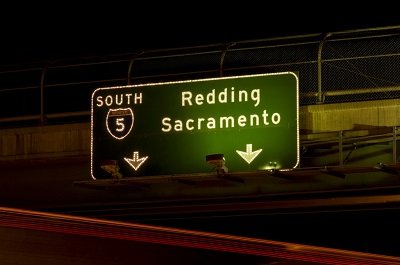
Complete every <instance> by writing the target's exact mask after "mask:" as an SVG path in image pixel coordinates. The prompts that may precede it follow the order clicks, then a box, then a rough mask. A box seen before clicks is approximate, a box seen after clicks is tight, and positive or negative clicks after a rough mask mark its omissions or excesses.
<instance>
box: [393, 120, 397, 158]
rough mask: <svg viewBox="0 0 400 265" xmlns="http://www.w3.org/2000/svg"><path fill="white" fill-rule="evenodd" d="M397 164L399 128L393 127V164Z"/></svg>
mask: <svg viewBox="0 0 400 265" xmlns="http://www.w3.org/2000/svg"><path fill="white" fill-rule="evenodd" d="M396 163H397V126H393V164H396Z"/></svg>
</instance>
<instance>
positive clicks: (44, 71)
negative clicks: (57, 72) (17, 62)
mask: <svg viewBox="0 0 400 265" xmlns="http://www.w3.org/2000/svg"><path fill="white" fill-rule="evenodd" d="M48 68H49V64H47V65H46V66H45V67H44V68H43V71H42V74H41V76H40V124H44V123H45V121H46V115H45V113H44V80H45V77H46V73H47V69H48Z"/></svg>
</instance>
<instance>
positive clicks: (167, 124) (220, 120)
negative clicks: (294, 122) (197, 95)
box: [161, 109, 281, 133]
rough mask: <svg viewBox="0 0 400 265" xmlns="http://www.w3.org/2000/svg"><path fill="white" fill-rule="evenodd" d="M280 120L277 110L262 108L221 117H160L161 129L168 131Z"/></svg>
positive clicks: (276, 122)
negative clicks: (184, 118) (270, 112)
mask: <svg viewBox="0 0 400 265" xmlns="http://www.w3.org/2000/svg"><path fill="white" fill-rule="evenodd" d="M280 122H281V115H280V114H279V113H277V112H275V113H272V114H271V115H270V114H269V113H268V112H267V110H265V109H264V110H263V111H262V112H261V113H260V114H249V115H247V116H246V115H240V116H238V117H233V116H221V117H217V118H216V117H207V118H204V117H200V118H196V119H186V120H179V119H175V120H174V119H172V118H170V117H164V118H162V119H161V124H162V127H161V131H162V132H165V133H168V132H172V131H174V132H182V131H194V130H213V129H229V128H242V127H259V126H268V125H271V124H274V125H277V124H279V123H280Z"/></svg>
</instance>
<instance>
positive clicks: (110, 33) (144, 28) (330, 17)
mask: <svg viewBox="0 0 400 265" xmlns="http://www.w3.org/2000/svg"><path fill="white" fill-rule="evenodd" d="M261 2H262V1H259V3H258V4H253V5H250V4H248V5H243V4H241V5H234V4H233V3H232V2H230V3H229V4H227V5H222V3H218V5H220V6H216V5H217V4H214V5H208V6H205V5H204V4H203V3H202V5H201V6H200V5H198V4H196V2H191V3H190V6H187V5H183V4H179V5H175V6H165V4H164V6H160V4H159V3H157V4H154V5H153V6H152V4H148V5H146V6H136V4H134V3H133V2H132V3H130V4H128V3H126V4H121V5H120V6H116V5H115V6H113V7H109V6H103V7H100V8H98V5H99V4H98V3H96V6H95V7H93V9H92V7H85V8H83V7H76V6H72V7H71V6H63V5H62V4H60V6H56V7H55V8H51V7H48V6H46V7H43V10H42V11H41V12H37V11H35V12H30V10H29V8H26V7H25V9H24V10H21V9H17V11H18V14H15V13H12V12H10V13H11V14H7V11H5V14H6V16H5V17H4V16H3V17H2V18H1V21H0V22H1V32H2V33H1V34H2V38H1V42H2V48H1V53H2V54H0V55H1V58H2V59H1V62H0V64H3V65H4V64H9V63H20V62H29V61H43V60H44V61H47V60H56V59H64V58H70V57H81V56H91V55H108V54H116V53H125V52H135V51H138V50H142V49H144V50H148V49H156V48H157V49H158V48H177V47H186V46H194V45H203V44H213V43H219V42H232V41H240V40H250V39H259V38H269V37H277V36H290V35H297V34H305V33H322V32H328V31H341V30H351V29H359V28H369V27H381V26H392V25H400V16H399V15H398V14H397V13H396V12H397V9H396V8H391V7H390V6H383V5H382V4H381V5H379V6H377V5H375V6H371V7H366V6H362V7H360V6H357V7H354V8H352V9H349V7H348V6H347V5H340V3H337V2H335V6H333V4H332V3H329V2H324V3H321V6H318V5H312V6H311V7H309V8H308V7H305V6H300V5H299V4H297V6H296V5H294V4H292V3H289V2H284V3H282V4H273V5H271V4H269V3H261ZM380 6H381V7H380ZM39 10H40V9H39ZM14 11H15V10H14ZM20 11H22V12H20Z"/></svg>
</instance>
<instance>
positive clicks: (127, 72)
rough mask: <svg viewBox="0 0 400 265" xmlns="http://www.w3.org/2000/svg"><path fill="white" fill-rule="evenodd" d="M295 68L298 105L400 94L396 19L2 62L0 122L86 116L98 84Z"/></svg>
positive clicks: (399, 33)
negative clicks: (340, 28)
mask: <svg viewBox="0 0 400 265" xmlns="http://www.w3.org/2000/svg"><path fill="white" fill-rule="evenodd" d="M282 71H293V72H296V73H297V74H298V75H299V82H300V84H299V89H300V102H299V104H300V105H313V104H328V103H339V102H354V101H366V100H383V99H394V98H398V97H399V96H400V92H399V91H400V26H395V27H386V28H374V29H363V30H356V31H346V32H333V33H329V34H309V35H302V36H291V37H282V38H271V39H262V40H252V41H242V42H236V43H228V44H226V45H225V44H224V45H222V44H215V45H206V46H197V47H187V48H178V49H166V50H151V51H140V52H134V53H129V54H118V55H111V56H102V57H91V58H77V59H71V60H65V61H60V62H49V63H34V64H25V65H11V66H2V67H0V99H1V104H0V124H1V125H11V126H12V125H13V124H18V126H21V125H23V124H24V123H28V124H32V123H38V122H41V123H44V122H51V121H52V122H57V121H60V122H65V121H71V122H74V121H78V120H79V121H80V120H86V121H88V120H89V117H90V106H91V103H90V101H91V93H92V92H93V91H94V90H95V89H96V88H99V87H107V86H124V85H128V84H139V83H154V82H166V81H177V80H186V79H199V78H214V77H221V76H231V75H243V74H258V73H273V72H282Z"/></svg>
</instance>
